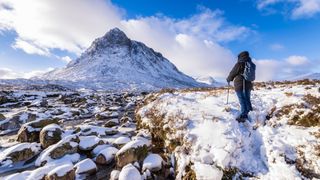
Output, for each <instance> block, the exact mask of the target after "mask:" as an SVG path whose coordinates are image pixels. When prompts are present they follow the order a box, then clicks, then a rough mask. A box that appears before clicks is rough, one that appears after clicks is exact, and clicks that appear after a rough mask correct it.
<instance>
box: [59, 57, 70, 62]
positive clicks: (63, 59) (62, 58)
mask: <svg viewBox="0 0 320 180" xmlns="http://www.w3.org/2000/svg"><path fill="white" fill-rule="evenodd" d="M60 59H61V60H62V61H63V62H66V63H69V62H71V61H72V59H71V58H70V57H69V56H63V57H61V58H60Z"/></svg>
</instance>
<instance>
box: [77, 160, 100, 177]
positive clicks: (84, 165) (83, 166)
mask: <svg viewBox="0 0 320 180" xmlns="http://www.w3.org/2000/svg"><path fill="white" fill-rule="evenodd" d="M74 167H75V168H76V173H77V174H81V173H84V172H87V171H89V170H92V169H97V166H96V164H95V163H94V162H93V161H92V160H91V159H89V158H87V159H84V160H82V161H80V162H78V163H77V164H75V165H74Z"/></svg>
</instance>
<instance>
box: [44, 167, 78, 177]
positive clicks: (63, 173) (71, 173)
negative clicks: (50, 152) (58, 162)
mask: <svg viewBox="0 0 320 180" xmlns="http://www.w3.org/2000/svg"><path fill="white" fill-rule="evenodd" d="M75 176H76V174H75V170H74V169H73V165H72V164H65V165H62V166H58V167H56V168H54V169H53V170H52V171H50V172H49V173H48V175H46V177H45V180H73V179H75Z"/></svg>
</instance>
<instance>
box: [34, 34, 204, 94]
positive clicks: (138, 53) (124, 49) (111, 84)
mask: <svg viewBox="0 0 320 180" xmlns="http://www.w3.org/2000/svg"><path fill="white" fill-rule="evenodd" d="M35 79H41V80H49V81H52V82H60V84H64V85H67V86H71V87H77V88H82V87H83V88H94V89H110V90H125V89H127V90H132V89H140V90H147V89H159V88H174V87H176V88H186V87H196V86H204V84H201V83H198V82H196V81H195V80H194V79H193V78H191V77H189V76H187V75H185V74H183V73H182V72H180V71H179V70H178V69H177V68H176V67H175V66H174V65H173V64H172V63H171V62H170V61H169V60H167V59H166V58H164V57H163V56H162V55H161V54H160V53H158V52H155V51H154V50H153V49H151V48H149V47H147V46H146V45H145V44H143V43H141V42H137V41H133V40H130V39H129V38H128V37H127V36H126V35H125V34H124V33H123V32H122V31H121V30H119V29H118V28H115V29H112V30H110V31H109V32H108V33H106V34H105V35H104V36H103V37H101V38H98V39H96V40H95V41H94V42H93V43H92V45H91V46H90V47H89V48H88V49H87V50H86V51H85V52H84V53H82V55H81V56H80V57H79V58H77V59H76V60H74V61H71V62H70V63H69V64H68V65H67V67H65V68H62V69H56V70H53V71H51V72H48V73H46V74H44V75H42V76H40V77H37V78H35Z"/></svg>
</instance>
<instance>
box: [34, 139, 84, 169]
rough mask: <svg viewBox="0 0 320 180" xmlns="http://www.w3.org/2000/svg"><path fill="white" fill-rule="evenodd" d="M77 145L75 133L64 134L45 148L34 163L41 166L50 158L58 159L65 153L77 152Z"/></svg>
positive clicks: (77, 140)
mask: <svg viewBox="0 0 320 180" xmlns="http://www.w3.org/2000/svg"><path fill="white" fill-rule="evenodd" d="M78 147H79V137H78V136H77V135H69V136H66V137H64V138H63V139H61V140H60V141H59V142H58V143H57V144H54V145H51V146H49V147H48V148H47V149H45V150H44V151H43V152H42V153H41V154H40V156H39V157H38V159H37V160H36V165H37V166H43V165H45V164H46V163H47V162H48V161H51V160H52V159H59V158H61V157H63V156H65V155H67V154H75V153H77V152H78Z"/></svg>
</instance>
